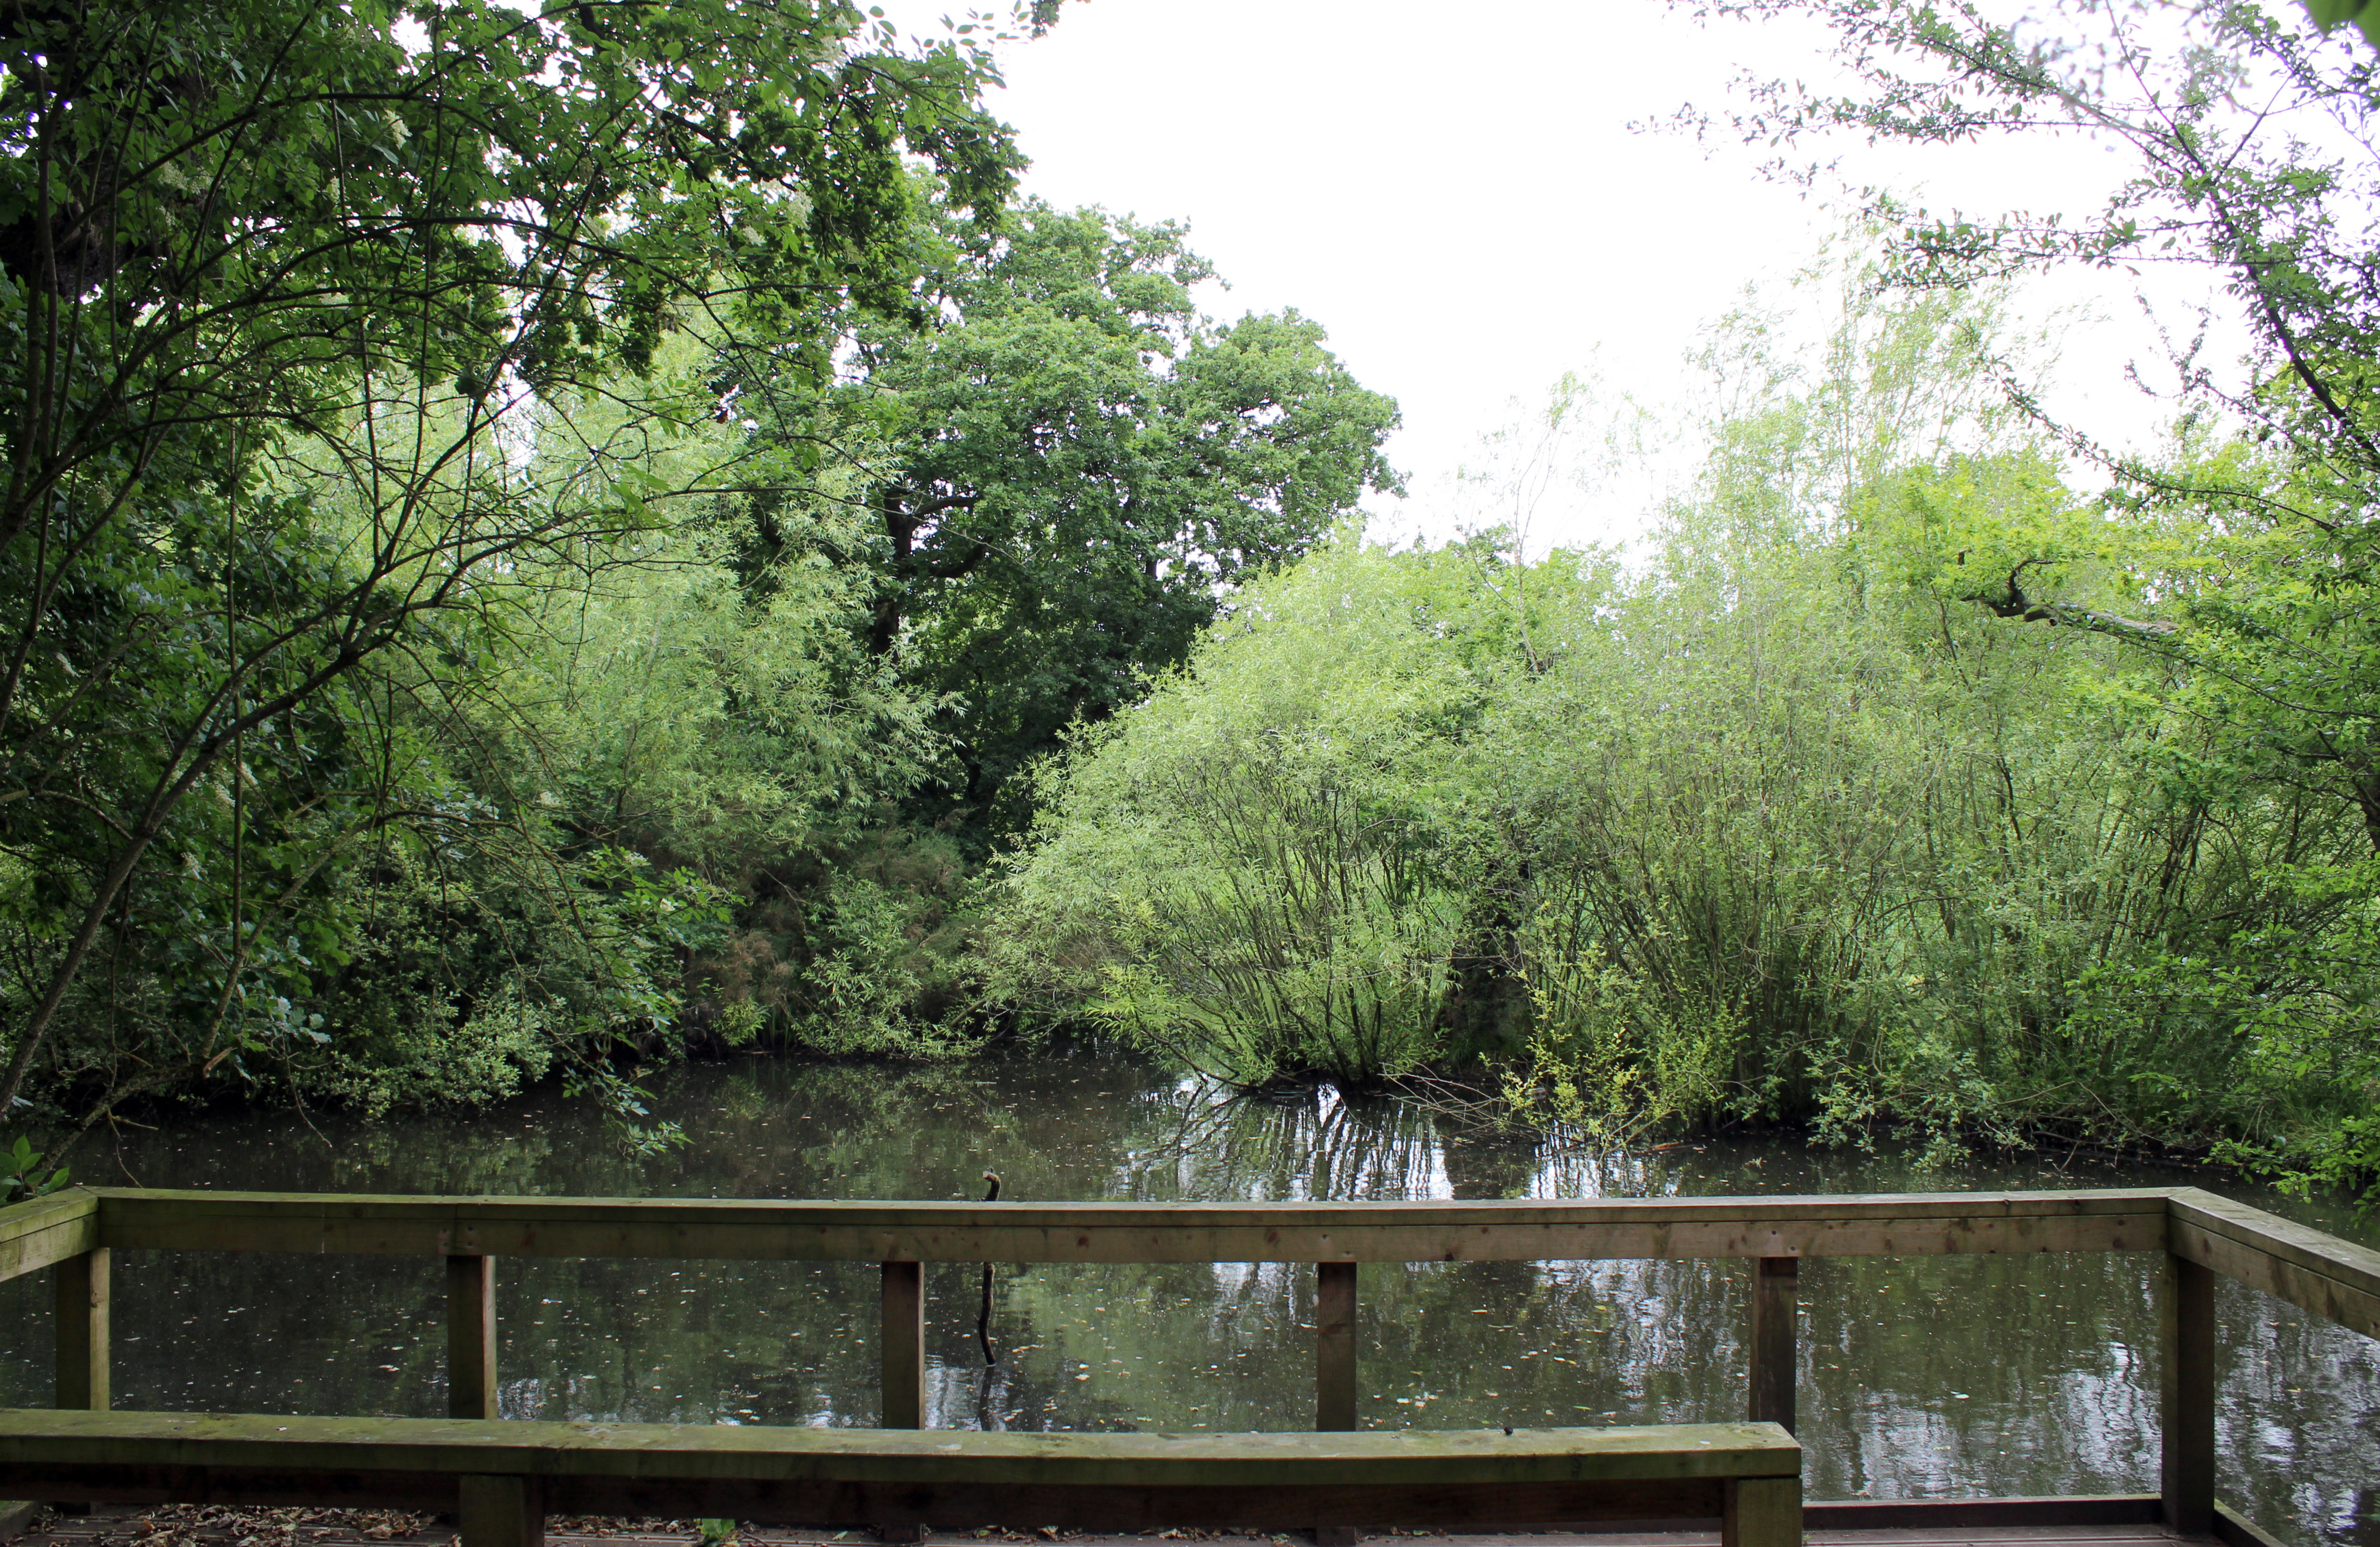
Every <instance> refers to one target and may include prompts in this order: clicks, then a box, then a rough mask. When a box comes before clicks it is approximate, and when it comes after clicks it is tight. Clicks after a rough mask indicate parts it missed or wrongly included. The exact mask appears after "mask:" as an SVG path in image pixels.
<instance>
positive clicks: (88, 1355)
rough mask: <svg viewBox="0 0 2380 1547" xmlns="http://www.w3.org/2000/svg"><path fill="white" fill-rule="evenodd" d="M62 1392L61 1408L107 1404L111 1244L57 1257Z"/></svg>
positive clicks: (59, 1392)
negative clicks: (73, 1254)
mask: <svg viewBox="0 0 2380 1547" xmlns="http://www.w3.org/2000/svg"><path fill="white" fill-rule="evenodd" d="M55 1271H56V1275H57V1306H58V1351H57V1396H56V1398H55V1405H56V1406H57V1407H60V1408H90V1409H91V1410H93V1411H104V1410H105V1409H106V1408H107V1400H108V1391H107V1300H108V1282H107V1280H108V1259H107V1248H105V1247H103V1246H96V1247H93V1248H91V1250H90V1251H86V1252H84V1253H83V1254H82V1255H80V1256H79V1257H68V1258H67V1259H66V1260H65V1261H63V1262H61V1263H58V1265H57V1268H56V1270H55Z"/></svg>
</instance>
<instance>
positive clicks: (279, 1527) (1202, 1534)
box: [0, 1505, 2183, 1547]
mask: <svg viewBox="0 0 2380 1547" xmlns="http://www.w3.org/2000/svg"><path fill="white" fill-rule="evenodd" d="M735 1540H736V1541H738V1542H740V1543H742V1544H743V1547H874V1544H875V1541H876V1538H875V1537H874V1536H873V1535H872V1534H871V1533H869V1532H867V1531H863V1530H853V1531H844V1532H839V1533H838V1532H820V1531H783V1530H772V1529H765V1528H764V1529H751V1528H747V1529H744V1530H741V1531H739V1532H738V1533H737V1536H736V1539H735ZM1362 1540H1363V1541H1366V1542H1370V1543H1377V1544H1378V1547H1718V1532H1716V1531H1708V1532H1704V1531H1604V1532H1592V1533H1590V1532H1582V1531H1536V1532H1530V1533H1528V1534H1525V1535H1498V1536H1488V1535H1472V1534H1451V1535H1450V1534H1446V1533H1442V1532H1437V1531H1431V1530H1428V1529H1415V1530H1410V1531H1399V1532H1396V1533H1395V1534H1393V1535H1367V1536H1366V1537H1364V1538H1363V1539H1362ZM1806 1540H1807V1542H1808V1547H2174V1544H2175V1543H2177V1542H2178V1541H2181V1540H2183V1539H2181V1538H2177V1537H2176V1536H2175V1535H2174V1534H2173V1533H2172V1532H2171V1531H2168V1529H2166V1528H2165V1527H2163V1526H2158V1525H2140V1524H2132V1525H2123V1524H2117V1525H2095V1526H2094V1525H2082V1526H1963V1527H1961V1526H1933V1527H1903V1528H1896V1529H1868V1530H1825V1529H1813V1530H1811V1531H1810V1532H1809V1534H1808V1537H1807V1539H1806ZM0 1541H12V1542H13V1543H14V1547H452V1544H453V1543H454V1542H455V1528H454V1527H453V1526H451V1525H440V1524H437V1523H436V1522H435V1521H433V1520H432V1519H431V1518H430V1517H418V1516H405V1515H401V1514H398V1513H396V1512H394V1511H387V1510H337V1509H248V1510H235V1509H226V1508H222V1507H219V1506H214V1505H164V1506H162V1507H159V1508H156V1509H151V1510H128V1509H102V1510H95V1511H93V1512H92V1513H91V1514H90V1515H87V1516H49V1517H44V1518H43V1519H42V1520H40V1521H39V1522H38V1523H37V1524H36V1525H35V1526H34V1527H33V1528H32V1529H30V1530H26V1531H25V1532H24V1533H23V1534H21V1535H18V1536H16V1537H14V1538H10V1537H7V1536H6V1534H5V1533H0ZM702 1541H703V1538H702V1533H701V1531H700V1530H699V1529H698V1528H697V1527H696V1525H695V1523H694V1522H693V1521H691V1520H601V1519H586V1518H581V1519H557V1520H554V1521H552V1522H550V1523H549V1529H548V1531H547V1534H546V1542H547V1547H701V1544H702ZM925 1541H926V1543H927V1547H987V1544H989V1543H1003V1544H1005V1543H1016V1542H1024V1543H1032V1544H1036V1547H1038V1544H1042V1543H1049V1542H1056V1543H1060V1544H1062V1547H1195V1544H1200V1543H1206V1544H1211V1547H1277V1544H1281V1543H1286V1544H1287V1547H1310V1539H1308V1538H1307V1537H1305V1536H1304V1535H1289V1536H1280V1535H1271V1534H1241V1533H1235V1532H1231V1531H1196V1530H1193V1531H1169V1532H1166V1533H1163V1534H1161V1535H1157V1536H1111V1535H1104V1534H1100V1533H1098V1532H1091V1531H1046V1530H999V1529H994V1530H989V1531H969V1532H965V1533H953V1532H943V1531H937V1532H934V1533H931V1534H930V1535H929V1536H928V1537H927V1538H926V1539H925Z"/></svg>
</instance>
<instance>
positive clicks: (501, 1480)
mask: <svg viewBox="0 0 2380 1547" xmlns="http://www.w3.org/2000/svg"><path fill="white" fill-rule="evenodd" d="M457 1481H458V1482H459V1484H460V1497H459V1499H458V1501H457V1503H458V1505H459V1507H458V1508H457V1509H456V1510H455V1525H456V1526H458V1527H459V1528H461V1531H462V1538H463V1541H462V1547H545V1508H544V1503H543V1500H542V1499H541V1498H540V1489H539V1487H538V1480H537V1479H536V1478H533V1477H464V1478H461V1479H459V1480H457Z"/></svg>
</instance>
